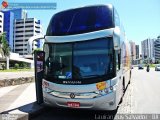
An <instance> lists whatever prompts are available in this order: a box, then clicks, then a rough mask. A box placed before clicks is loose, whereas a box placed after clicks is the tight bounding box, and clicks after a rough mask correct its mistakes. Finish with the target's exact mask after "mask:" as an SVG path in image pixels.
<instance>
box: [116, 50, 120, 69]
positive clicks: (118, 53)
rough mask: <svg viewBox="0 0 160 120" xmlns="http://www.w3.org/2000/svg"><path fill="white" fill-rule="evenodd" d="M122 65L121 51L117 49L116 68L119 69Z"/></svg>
mask: <svg viewBox="0 0 160 120" xmlns="http://www.w3.org/2000/svg"><path fill="white" fill-rule="evenodd" d="M120 66H121V52H120V50H118V51H116V70H117V71H119V70H120Z"/></svg>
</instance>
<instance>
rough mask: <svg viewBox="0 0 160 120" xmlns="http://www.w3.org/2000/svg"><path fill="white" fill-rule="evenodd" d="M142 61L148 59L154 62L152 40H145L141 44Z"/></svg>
mask: <svg viewBox="0 0 160 120" xmlns="http://www.w3.org/2000/svg"><path fill="white" fill-rule="evenodd" d="M141 48H142V59H143V60H144V59H148V60H152V61H154V59H155V54H154V39H149V38H148V39H146V40H143V41H142V42H141Z"/></svg>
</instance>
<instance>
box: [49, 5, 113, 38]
mask: <svg viewBox="0 0 160 120" xmlns="http://www.w3.org/2000/svg"><path fill="white" fill-rule="evenodd" d="M112 16H113V12H112V7H109V6H107V5H106V6H104V5H102V6H90V7H84V8H77V9H71V10H67V11H63V12H60V13H57V14H55V15H54V16H53V17H52V19H51V21H50V24H49V26H48V29H47V33H46V36H62V35H73V34H81V33H86V32H92V31H97V30H103V29H109V28H113V27H114V22H113V17H112Z"/></svg>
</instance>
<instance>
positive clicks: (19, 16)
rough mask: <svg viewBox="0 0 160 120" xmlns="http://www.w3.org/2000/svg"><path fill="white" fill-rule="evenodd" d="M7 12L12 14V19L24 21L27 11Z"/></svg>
mask: <svg viewBox="0 0 160 120" xmlns="http://www.w3.org/2000/svg"><path fill="white" fill-rule="evenodd" d="M9 11H11V12H13V14H14V19H25V18H27V11H26V10H23V9H22V8H16V9H11V10H9Z"/></svg>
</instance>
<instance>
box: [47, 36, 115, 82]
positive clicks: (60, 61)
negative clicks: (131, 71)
mask: <svg viewBox="0 0 160 120" xmlns="http://www.w3.org/2000/svg"><path fill="white" fill-rule="evenodd" d="M44 49H45V51H46V55H45V64H46V68H45V75H46V76H48V77H51V78H52V80H72V79H74V80H85V79H89V78H97V77H112V76H113V41H112V38H100V39H94V40H88V41H83V42H72V43H56V44H45V47H44ZM53 82H54V81H53Z"/></svg>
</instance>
